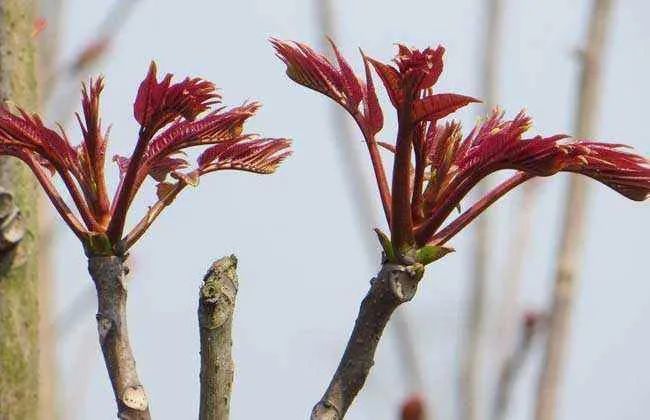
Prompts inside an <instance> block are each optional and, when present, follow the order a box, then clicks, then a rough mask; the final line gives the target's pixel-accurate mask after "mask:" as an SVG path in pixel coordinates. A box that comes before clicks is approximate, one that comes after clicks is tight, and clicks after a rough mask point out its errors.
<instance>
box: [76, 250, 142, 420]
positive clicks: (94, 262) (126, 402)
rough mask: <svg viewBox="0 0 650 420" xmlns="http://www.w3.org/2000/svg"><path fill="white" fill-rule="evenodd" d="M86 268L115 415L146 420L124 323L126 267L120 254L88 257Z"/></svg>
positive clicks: (130, 419)
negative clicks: (92, 287) (94, 293)
mask: <svg viewBox="0 0 650 420" xmlns="http://www.w3.org/2000/svg"><path fill="white" fill-rule="evenodd" d="M88 271H89V272H90V275H91V277H92V279H93V281H94V283H95V288H96V289H97V302H98V310H97V331H98V333H99V344H100V346H101V348H102V353H104V361H105V362H106V369H107V370H108V376H109V377H110V379H111V384H112V385H113V393H114V394H115V402H116V403H117V416H118V418H120V419H125V420H150V419H151V415H150V414H149V402H148V399H147V395H146V393H145V391H144V387H143V386H142V384H141V383H140V379H138V373H137V372H136V369H135V359H134V357H133V352H132V350H131V345H130V344H129V336H128V330H127V325H126V298H127V282H126V278H125V276H126V274H127V269H126V266H125V264H124V258H123V257H117V256H91V257H89V259H88Z"/></svg>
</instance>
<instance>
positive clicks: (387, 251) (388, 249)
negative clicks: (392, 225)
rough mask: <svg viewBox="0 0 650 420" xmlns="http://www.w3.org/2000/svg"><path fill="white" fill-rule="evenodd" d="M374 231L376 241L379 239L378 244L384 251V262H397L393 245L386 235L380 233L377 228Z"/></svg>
mask: <svg viewBox="0 0 650 420" xmlns="http://www.w3.org/2000/svg"><path fill="white" fill-rule="evenodd" d="M374 231H375V233H376V234H377V239H379V244H380V245H381V248H382V250H383V251H384V255H385V256H386V260H388V261H389V262H397V256H396V255H395V251H394V250H393V244H392V243H391V241H390V239H389V238H388V235H386V234H385V233H384V232H382V231H381V229H378V228H375V229H374Z"/></svg>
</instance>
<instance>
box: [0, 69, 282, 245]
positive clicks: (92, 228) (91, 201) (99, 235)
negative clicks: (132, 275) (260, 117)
mask: <svg viewBox="0 0 650 420" xmlns="http://www.w3.org/2000/svg"><path fill="white" fill-rule="evenodd" d="M156 73H157V71H156V66H155V64H154V63H152V64H151V66H150V68H149V72H148V74H147V76H146V78H145V79H144V80H143V81H142V83H141V84H140V87H139V89H138V93H137V95H136V99H135V103H134V106H133V114H134V117H135V119H136V121H137V122H138V123H139V124H140V130H139V133H138V139H137V142H136V145H135V149H134V151H133V153H132V154H131V156H130V157H128V158H127V157H122V156H115V157H114V158H113V160H114V161H115V162H116V163H117V165H118V168H119V170H120V174H121V181H120V185H119V187H118V189H117V191H116V192H115V195H114V197H113V199H110V198H109V196H108V193H107V189H106V180H105V176H104V165H105V160H106V148H107V142H108V132H107V131H103V130H102V127H101V121H100V110H99V98H100V95H101V92H102V90H103V88H104V84H103V79H102V78H101V77H100V78H98V79H96V80H94V81H93V80H92V79H91V81H90V83H89V85H85V84H84V85H83V89H82V101H81V103H82V114H83V115H79V114H77V120H78V121H79V126H80V128H81V134H82V137H83V139H82V142H81V144H79V145H78V146H73V145H72V144H71V143H70V141H69V140H68V138H67V136H66V134H65V133H64V131H63V129H62V128H61V127H59V129H58V131H54V130H51V129H49V128H47V127H46V126H45V125H44V124H43V122H42V121H41V119H40V118H39V117H38V116H37V115H29V114H28V113H26V112H25V111H23V110H22V109H20V108H16V111H15V112H12V111H11V110H10V109H9V108H8V107H7V106H2V107H0V154H3V155H11V156H15V157H17V158H19V159H21V160H23V161H24V162H25V163H26V164H27V165H29V167H30V168H31V169H32V171H33V172H34V174H35V175H36V176H37V178H38V180H39V181H40V183H41V185H42V186H43V188H44V189H45V191H46V193H47V194H48V196H49V197H50V199H51V200H52V202H53V203H54V205H55V207H56V209H57V210H58V211H59V213H60V214H61V216H62V217H63V219H64V220H65V221H66V223H67V224H68V225H69V226H70V227H71V229H72V230H73V231H74V233H75V234H76V235H77V236H78V237H79V238H80V239H81V240H82V242H83V243H84V245H85V246H86V248H87V250H88V252H91V253H98V252H102V253H111V252H125V251H126V249H128V248H129V247H130V246H131V245H133V242H135V240H137V238H139V237H140V236H141V235H142V234H143V233H144V231H145V230H146V229H147V228H148V227H149V226H150V224H151V222H152V221H153V219H155V217H157V215H158V214H159V213H160V211H161V210H162V208H164V207H165V206H166V205H168V204H169V203H170V202H171V201H172V200H173V199H174V198H175V197H176V195H177V194H178V193H179V192H180V191H181V190H182V189H183V188H184V187H185V186H186V185H192V186H195V185H197V184H198V181H199V178H200V176H202V175H205V174H207V173H209V172H215V171H220V170H228V169H236V170H242V171H248V172H254V173H260V174H268V173H272V172H273V171H275V169H276V168H277V167H278V166H279V165H280V163H281V162H282V161H283V160H284V159H285V158H286V157H287V156H288V155H289V154H290V153H291V152H290V150H289V147H290V142H289V140H287V139H268V138H260V137H258V136H257V135H254V134H243V127H244V123H245V122H246V121H247V120H248V119H249V118H250V117H251V116H253V115H254V114H255V113H256V112H257V110H258V109H259V107H260V105H259V104H258V103H256V102H254V103H248V104H244V105H242V106H239V107H234V108H230V109H226V108H225V107H221V108H218V109H214V110H211V109H212V107H213V106H214V105H215V104H218V103H219V102H220V100H221V96H220V95H219V94H218V93H217V91H216V88H215V86H214V85H213V84H212V83H211V82H209V81H206V80H203V79H200V78H186V79H184V80H182V81H180V82H173V81H172V75H171V74H167V75H165V76H164V77H163V78H162V80H160V81H158V79H157V76H156ZM195 146H202V147H203V148H204V150H203V152H202V153H201V154H200V156H199V157H198V160H197V163H196V164H195V165H192V164H190V162H188V160H187V156H186V154H185V151H186V150H187V149H189V148H191V147H195ZM54 174H58V175H59V176H61V178H62V180H63V182H64V184H65V187H66V189H67V190H68V192H69V194H70V196H71V197H72V200H73V201H74V204H75V206H76V208H77V211H78V215H79V216H80V218H81V220H79V218H78V217H77V215H76V214H75V213H74V212H73V211H71V210H70V208H69V207H68V206H67V204H66V203H65V201H64V200H63V198H62V197H61V195H60V194H59V193H58V192H57V190H56V188H55V187H54V185H53V183H52V181H51V179H50V178H51V176H53V175H54ZM147 176H151V177H152V178H153V179H154V180H155V181H156V182H157V183H158V185H157V191H158V196H159V197H158V198H159V200H158V203H156V204H155V205H154V206H152V207H151V208H150V210H149V212H148V213H147V215H146V216H145V217H144V218H143V220H142V221H141V222H140V223H138V225H137V226H136V227H135V228H134V229H133V231H131V232H129V233H128V234H126V236H125V235H124V223H125V219H126V215H127V212H128V210H129V207H130V205H131V203H132V201H133V198H134V197H135V195H136V193H137V192H138V190H139V188H140V187H141V185H142V183H143V182H144V181H145V179H146V178H147ZM126 239H128V240H126ZM99 248H101V249H99Z"/></svg>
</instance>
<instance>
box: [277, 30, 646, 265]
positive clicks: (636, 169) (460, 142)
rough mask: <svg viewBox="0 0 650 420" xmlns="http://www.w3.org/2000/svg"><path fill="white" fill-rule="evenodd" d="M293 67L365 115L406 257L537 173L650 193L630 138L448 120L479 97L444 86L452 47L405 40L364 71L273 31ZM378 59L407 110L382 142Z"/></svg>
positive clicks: (309, 83)
mask: <svg viewBox="0 0 650 420" xmlns="http://www.w3.org/2000/svg"><path fill="white" fill-rule="evenodd" d="M271 43H272V44H273V46H274V47H275V50H276V52H277V55H278V57H279V58H280V59H281V60H282V61H283V62H284V63H285V64H286V65H287V75H288V76H289V77H290V78H291V79H293V80H294V81H295V82H296V83H298V84H301V85H303V86H306V87H308V88H311V89H313V90H316V91H318V92H321V93H323V94H324V95H327V96H329V97H330V98H332V99H333V100H334V101H336V102H338V103H339V104H340V105H341V106H343V107H344V108H345V109H346V110H347V111H348V112H349V113H350V114H351V115H352V117H353V118H354V119H355V121H356V122H357V124H358V125H359V128H360V129H361V132H362V133H363V136H364V138H365V141H366V144H367V145H368V150H369V152H370V157H371V160H372V165H373V169H374V173H375V178H376V179H377V183H378V187H379V193H380V196H381V200H382V204H383V207H384V213H385V215H386V219H387V222H388V224H389V226H390V231H391V241H392V247H393V248H394V250H395V252H396V254H397V258H401V257H403V256H405V255H409V254H412V253H413V252H414V251H416V250H417V249H421V248H423V247H426V246H427V245H434V246H442V245H443V244H444V243H446V242H447V241H448V240H449V239H451V237H453V236H454V235H455V234H457V233H458V232H459V231H460V230H461V229H462V228H463V227H465V226H466V225H467V224H468V223H469V222H471V221H472V220H473V219H474V218H476V217H477V216H478V214H480V213H481V212H482V211H483V210H485V209H486V208H487V207H488V206H489V205H490V204H492V203H493V202H494V201H496V200H497V199H498V198H499V197H501V196H502V195H503V194H505V193H507V192H508V191H510V190H511V189H512V188H514V187H515V186H517V185H519V184H521V183H522V182H524V181H526V180H528V179H530V178H531V177H533V176H550V175H553V174H556V173H557V172H573V173H577V174H582V175H586V176H589V177H591V178H593V179H595V180H597V181H600V182H602V183H604V184H605V185H607V186H609V187H611V188H612V189H614V190H616V191H617V192H619V193H621V194H623V195H624V196H626V197H628V198H630V199H632V200H637V201H641V200H645V199H646V198H647V197H648V195H649V194H650V164H649V162H648V160H647V159H645V158H643V157H641V156H639V155H637V154H634V153H633V152H631V151H629V150H626V149H627V146H624V145H621V144H610V143H598V142H593V141H582V140H575V139H570V138H568V136H566V135H553V136H550V137H542V136H535V137H525V136H524V135H525V133H526V132H527V131H528V130H529V129H530V127H531V125H532V122H531V119H530V118H529V117H528V116H527V115H526V114H525V113H524V112H520V113H519V114H517V115H516V116H515V118H514V119H512V120H506V119H504V113H503V112H502V111H500V110H498V109H497V110H494V111H493V112H492V113H491V114H490V115H489V116H488V117H487V118H486V119H485V120H484V121H482V122H479V123H477V125H476V126H475V127H474V128H473V129H472V130H470V132H469V134H467V135H463V134H462V130H461V125H460V123H458V122H456V121H453V120H452V121H447V122H441V121H440V120H441V119H443V118H444V117H446V116H448V115H450V114H451V113H453V112H455V111H456V110H458V109H460V108H462V107H464V106H466V105H468V104H470V103H472V102H478V101H477V100H476V99H474V98H472V97H469V96H464V95H458V94H454V93H434V92H433V88H434V85H435V83H436V82H437V81H438V78H439V77H440V75H441V74H442V69H443V55H444V52H445V50H444V48H443V47H441V46H438V47H437V48H426V49H425V50H422V51H420V50H417V49H412V48H409V47H406V46H404V45H401V44H398V46H397V49H398V50H397V54H396V55H395V58H394V59H393V64H390V63H383V62H381V61H379V60H376V59H373V58H370V57H367V56H365V55H364V54H363V53H362V58H363V64H364V69H365V75H364V77H363V78H362V77H360V76H357V75H356V74H355V73H354V71H353V70H352V69H351V67H350V65H349V63H348V62H347V61H346V60H345V58H343V56H342V55H341V53H340V52H339V50H338V49H337V48H336V46H334V45H333V44H332V46H333V48H334V54H335V57H336V63H334V62H332V61H331V60H329V59H328V58H327V57H325V56H324V55H321V54H319V53H317V52H315V51H314V50H312V49H311V48H310V47H308V46H307V45H304V44H301V43H298V42H291V41H282V40H279V39H272V40H271ZM370 67H372V68H374V70H375V72H376V73H377V75H378V76H379V78H380V80H381V81H382V83H383V85H384V88H385V89H386V92H387V94H388V97H389V99H390V102H391V104H392V106H393V108H395V110H396V112H397V120H398V127H397V137H396V139H395V141H394V143H387V142H382V141H378V140H377V139H376V135H377V133H378V132H379V131H380V130H381V129H382V127H383V121H384V119H383V111H382V109H381V107H380V105H379V101H378V99H377V94H376V92H375V89H374V85H373V79H372V74H371V72H370ZM379 146H381V147H383V148H384V149H386V150H388V151H390V152H391V153H392V154H393V156H394V158H393V173H392V182H391V183H390V185H391V186H390V187H389V182H388V180H387V179H386V173H385V170H384V167H383V161H382V158H381V156H380V154H379V152H378V147H379ZM502 169H511V170H516V171H518V173H516V174H515V175H514V176H513V177H512V178H510V179H508V180H507V181H505V182H504V183H502V184H501V185H499V186H497V187H496V188H495V189H494V190H492V191H490V192H489V193H488V194H487V195H486V196H485V197H483V198H481V199H480V200H479V201H478V202H477V203H476V204H474V205H473V206H471V207H470V208H469V209H468V210H467V211H466V212H465V213H464V214H462V215H460V216H459V217H457V218H456V219H454V220H453V221H451V222H450V223H449V224H448V225H447V226H446V227H444V228H442V229H441V227H442V225H443V224H444V222H445V221H446V220H447V218H448V217H449V216H450V215H451V213H452V212H453V210H454V209H455V208H458V207H459V206H460V202H461V200H462V199H463V198H464V197H465V196H466V195H467V193H468V192H469V191H470V190H471V189H472V188H473V187H474V186H475V185H476V184H477V183H478V182H479V181H480V180H481V179H483V178H485V177H486V176H487V175H489V174H491V173H493V172H496V171H499V170H502Z"/></svg>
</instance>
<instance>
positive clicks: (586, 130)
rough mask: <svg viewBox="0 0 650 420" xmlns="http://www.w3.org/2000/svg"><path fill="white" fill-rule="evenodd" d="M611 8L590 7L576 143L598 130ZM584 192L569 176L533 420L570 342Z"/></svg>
mask: <svg viewBox="0 0 650 420" xmlns="http://www.w3.org/2000/svg"><path fill="white" fill-rule="evenodd" d="M612 3H613V1H611V0H595V1H594V3H593V8H592V12H591V17H590V21H589V29H588V33H587V44H586V46H585V50H584V51H583V54H582V74H581V80H580V85H579V89H580V90H579V92H578V95H579V97H578V107H577V109H576V121H575V125H576V126H575V135H576V137H578V138H590V137H591V136H592V135H593V133H594V131H595V129H596V117H597V110H598V105H599V99H600V84H601V79H602V58H603V51H604V47H605V44H606V42H605V41H606V39H607V33H608V29H609V21H610V14H611V9H612ZM587 192H588V191H587V185H586V182H585V180H583V179H579V178H578V177H577V176H572V177H571V180H570V185H569V190H568V193H567V198H566V208H565V212H564V222H563V227H562V234H561V240H560V245H559V250H558V256H557V262H556V272H555V286H554V290H553V303H552V308H551V313H550V323H549V331H548V338H547V340H548V341H547V343H546V349H545V354H544V364H543V366H542V372H541V375H540V378H539V385H538V395H537V406H536V409H535V418H536V419H537V420H552V419H554V418H556V410H557V404H558V394H559V387H560V382H561V375H562V373H563V369H564V364H565V356H566V351H567V345H568V340H569V337H570V334H569V333H570V326H571V310H572V307H573V301H574V299H575V292H576V282H577V278H578V273H579V266H580V260H581V259H580V255H581V253H582V244H583V243H584V239H585V238H584V236H585V225H586V223H585V222H586V216H587Z"/></svg>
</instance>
